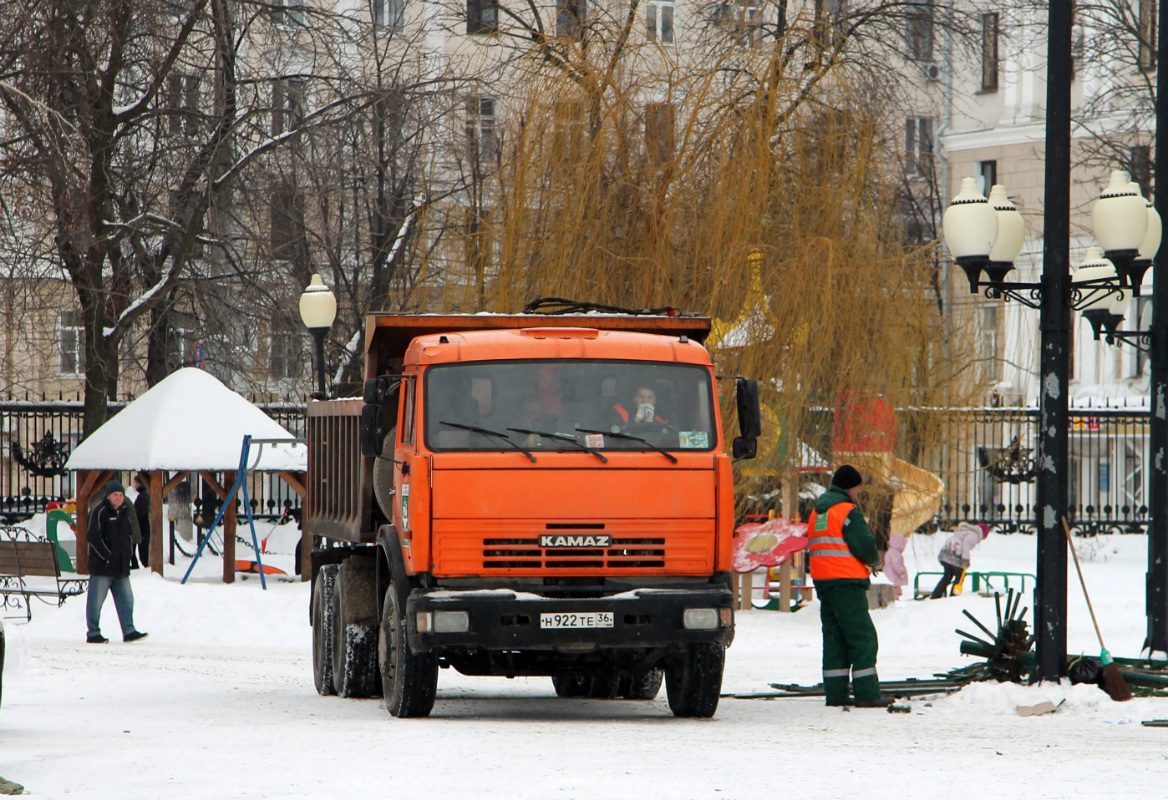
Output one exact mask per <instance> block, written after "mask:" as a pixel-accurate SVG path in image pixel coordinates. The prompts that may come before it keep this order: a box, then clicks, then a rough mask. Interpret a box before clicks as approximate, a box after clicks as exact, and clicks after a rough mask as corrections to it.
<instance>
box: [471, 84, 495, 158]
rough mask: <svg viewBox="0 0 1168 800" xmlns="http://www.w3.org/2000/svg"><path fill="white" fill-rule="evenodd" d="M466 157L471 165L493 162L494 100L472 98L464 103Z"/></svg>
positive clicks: (489, 98)
mask: <svg viewBox="0 0 1168 800" xmlns="http://www.w3.org/2000/svg"><path fill="white" fill-rule="evenodd" d="M466 157H467V159H468V160H470V161H471V162H472V163H479V164H490V163H491V162H493V161H494V160H495V100H494V98H491V97H472V98H470V99H469V100H467V101H466Z"/></svg>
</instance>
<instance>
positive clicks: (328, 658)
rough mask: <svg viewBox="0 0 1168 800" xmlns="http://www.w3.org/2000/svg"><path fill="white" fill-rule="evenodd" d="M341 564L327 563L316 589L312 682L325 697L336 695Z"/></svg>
mask: <svg viewBox="0 0 1168 800" xmlns="http://www.w3.org/2000/svg"><path fill="white" fill-rule="evenodd" d="M336 577H337V565H336V564H325V565H324V566H323V567H321V568H320V572H318V573H317V575H316V583H315V585H314V586H313V587H312V682H313V683H314V684H316V691H317V693H319V694H322V695H330V694H336V693H337V690H336V687H334V686H333V589H334V588H335V585H336V584H335V582H336Z"/></svg>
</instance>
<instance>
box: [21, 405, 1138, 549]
mask: <svg viewBox="0 0 1168 800" xmlns="http://www.w3.org/2000/svg"><path fill="white" fill-rule="evenodd" d="M124 405H125V404H124V403H118V404H116V405H111V408H110V410H111V413H116V412H117V411H120V410H121V409H122V408H123V407H124ZM257 405H258V406H259V408H261V409H262V410H264V411H265V412H266V413H267V414H268V415H269V416H271V417H272V418H273V419H275V420H276V421H277V422H279V423H280V424H281V425H283V426H284V427H285V428H287V429H288V431H289V432H291V433H292V434H293V435H294V436H297V437H300V438H303V437H304V436H305V431H306V425H305V423H306V419H305V406H304V405H302V404H298V403H267V404H264V403H260V404H257ZM82 412H83V408H82V404H81V403H80V402H72V401H29V400H0V521H3V520H7V521H15V520H18V519H23V518H26V517H28V516H29V515H31V514H33V513H36V512H38V511H44V510H45V508H46V506H47V505H48V503H50V502H52V501H54V500H59V499H65V498H68V497H72V496H73V493H74V490H75V487H74V484H73V475H72V473H64V472H63V471H62V470H61V466H62V465H63V464H64V462H65V459H66V458H68V454H69V452H70V451H71V450H72V448H73V447H74V446H76V444H77V442H78V441H79V440H80V431H81V419H82ZM822 417H823V418H822V420H821V424H818V425H816V426H814V428H815V430H816V431H818V434H813V435H812V437H811V438H812V439H818V441H810V442H808V444H811V445H812V446H814V447H815V448H816V449H817V450H818V451H819V452H820V453H821V454H822V455H823V456H825V457H827V458H828V459H831V440H832V422H831V412H830V411H828V410H825V411H823V412H822ZM895 418H896V428H897V435H896V442H895V453H896V455H897V457H899V458H901V459H904V460H905V461H908V462H909V463H911V464H914V465H916V466H918V467H921V468H923V469H926V470H928V471H929V472H932V473H934V474H936V475H937V476H939V477H940V478H941V480H942V481H943V482H944V485H945V491H944V497H943V500H942V502H941V506H940V510H939V512H938V515H937V519H936V520H935V524H937V525H939V526H941V527H942V528H945V529H950V528H951V527H952V526H953V525H955V524H956V523H957V522H959V521H961V520H969V521H972V522H985V523H987V524H989V525H990V526H992V527H993V529H994V530H997V531H1002V532H1012V531H1021V532H1032V531H1033V530H1034V528H1035V521H1036V512H1035V477H1036V466H1035V463H1034V461H1035V459H1034V456H1035V452H1036V450H1037V447H1038V444H1037V443H1038V410H1037V409H1035V408H976V409H957V410H954V409H932V408H930V409H901V410H898V411H897V412H896V415H895ZM1148 424H1149V413H1148V411H1147V410H1143V409H1108V408H1101V409H1089V410H1088V409H1073V410H1072V411H1071V418H1070V425H1069V431H1068V435H1069V453H1070V458H1069V475H1068V479H1069V504H1068V508H1067V509H1066V516H1067V520H1068V521H1069V522H1070V523H1071V525H1072V527H1073V528H1075V529H1076V531H1077V532H1081V533H1088V534H1091V533H1101V532H1142V531H1144V530H1146V526H1147V524H1148V521H1149V518H1148V481H1149V476H1150V473H1151V470H1150V468H1149V466H1150V461H1149V459H1150V457H1151V456H1150V451H1149V442H1148ZM127 477H128V475H127ZM251 481H252V482H251V483H250V484H249V491H250V494H251V497H252V498H253V504H254V506H253V508H254V513H255V514H256V515H258V516H262V517H265V518H275V517H278V516H280V515H281V514H282V513H283V512H284V511H285V509H291V510H293V511H296V512H298V511H299V509H300V505H301V504H300V498H299V496H297V495H296V493H295V492H293V491H292V490H291V489H290V488H289V487H288V486H287V485H286V484H285V483H284V482H283V481H282V480H280V479H279V478H278V477H277V476H274V475H255V476H253V477H252V478H251ZM198 483H199V484H203V482H202V481H201V480H199V481H198ZM191 488H192V493H191V496H192V498H194V500H193V503H194V505H195V512H196V517H198V516H199V514H200V512H201V513H202V516H203V517H205V518H206V520H207V522H208V524H209V521H210V519H211V518H212V516H213V514H214V512H215V511H216V510H217V509H218V498H217V497H215V496H214V493H213V492H212V491H211V490H210V488H209V487H207V486H205V485H198V486H192V487H191Z"/></svg>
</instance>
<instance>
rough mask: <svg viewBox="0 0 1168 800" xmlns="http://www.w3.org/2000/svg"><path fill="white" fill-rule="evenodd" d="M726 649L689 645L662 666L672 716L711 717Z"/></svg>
mask: <svg viewBox="0 0 1168 800" xmlns="http://www.w3.org/2000/svg"><path fill="white" fill-rule="evenodd" d="M725 666H726V648H724V647H723V646H722V645H720V644H690V645H686V647H685V651H684V652H683V653H681V654H680V655H678V656H676V657H674V658H673V659H671V660H670V661H669V662H668V663H667V664H666V666H665V693H666V695H667V696H668V697H669V710H670V711H672V712H673V715H674V716H675V717H705V718H708V717H712V716H714V712H715V711H717V710H718V697H719V695H721V693H722V670H723V668H724V667H725Z"/></svg>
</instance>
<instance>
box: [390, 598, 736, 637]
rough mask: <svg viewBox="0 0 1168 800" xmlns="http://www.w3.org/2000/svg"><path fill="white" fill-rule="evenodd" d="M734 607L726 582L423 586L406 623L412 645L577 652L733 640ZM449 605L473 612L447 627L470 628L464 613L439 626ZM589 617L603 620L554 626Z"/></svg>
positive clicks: (455, 609) (409, 606)
mask: <svg viewBox="0 0 1168 800" xmlns="http://www.w3.org/2000/svg"><path fill="white" fill-rule="evenodd" d="M733 606H734V598H733V595H732V594H731V592H730V589H729V588H727V587H726V586H723V585H710V586H704V585H703V586H697V587H692V588H677V589H634V590H631V591H627V592H622V593H620V594H615V595H610V596H608V597H596V598H559V597H543V596H541V595H537V594H532V593H527V592H518V591H511V590H509V589H488V590H479V591H435V590H424V589H415V590H414V591H413V593H411V594H410V596H409V598H408V600H407V602H406V630H407V631H408V637H409V643H410V649H411V650H413V651H414V652H419V653H420V652H429V651H431V650H434V649H445V648H471V647H481V648H484V649H487V650H550V651H560V652H565V653H571V652H586V651H589V650H598V649H612V648H654V647H669V646H672V645H676V644H689V643H700V642H716V643H718V644H721V645H724V646H729V644H730V642H731V641H733V639H734V611H733ZM441 612H465V614H466V618H465V623H466V626H465V630H443V628H449V627H459V628H461V627H462V626H461V625H460V624H458V623H460V622H461V620H462V617H461V615H460V614H457V613H456V614H452V615H443V616H442V619H444V620H454V622H455V623H456V624H455V625H454V626H450V625H449V624H442V623H440V624H439V625H438V626H437V627H438V630H437V631H436V630H434V628H435V627H436V626H435V625H434V620H435V619H438V614H440V613H441ZM687 612H689V613H688V614H687ZM589 623H590V624H594V625H597V626H596V627H551V626H552V625H564V624H589ZM687 623H688V626H687ZM695 623H696V624H697V625H700V626H702V627H694V625H695ZM427 628H428V630H427Z"/></svg>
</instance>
